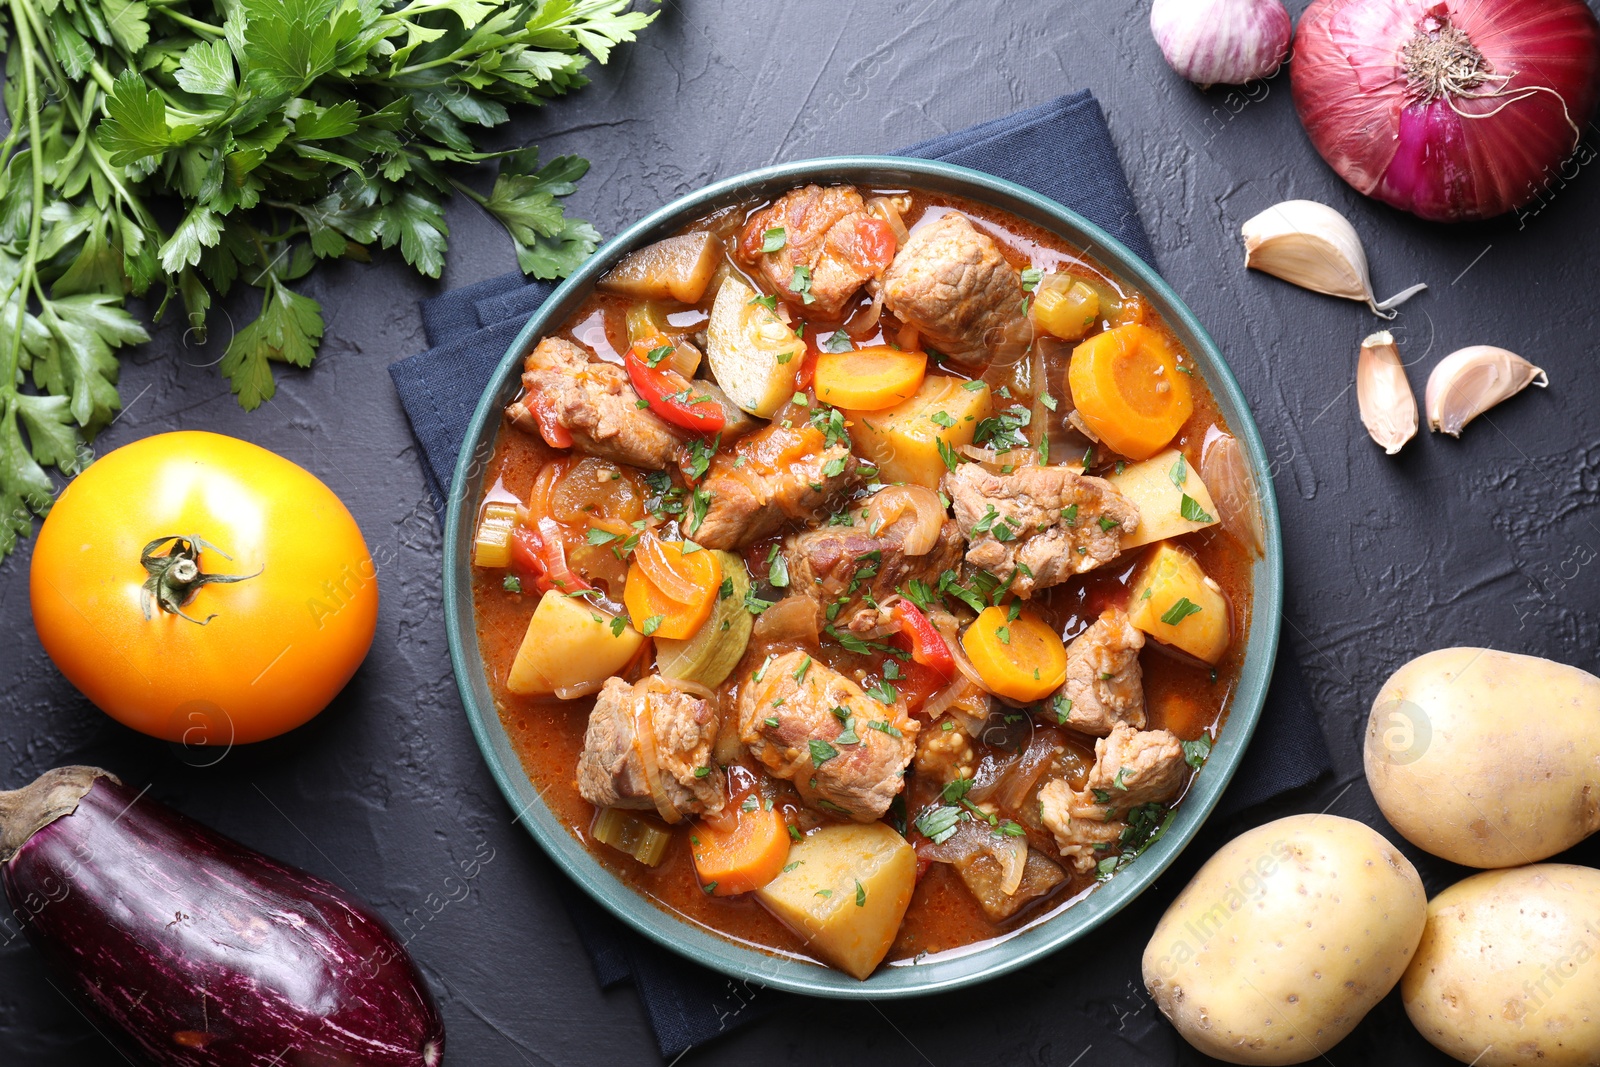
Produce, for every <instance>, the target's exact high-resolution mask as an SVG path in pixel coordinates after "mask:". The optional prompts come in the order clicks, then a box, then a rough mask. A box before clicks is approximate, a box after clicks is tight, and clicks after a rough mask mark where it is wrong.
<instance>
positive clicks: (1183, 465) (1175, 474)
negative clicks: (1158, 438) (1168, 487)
mask: <svg viewBox="0 0 1600 1067" xmlns="http://www.w3.org/2000/svg"><path fill="white" fill-rule="evenodd" d="M1167 477H1168V478H1171V479H1172V484H1173V485H1175V486H1177V487H1178V488H1179V489H1182V488H1183V483H1185V482H1187V481H1188V480H1189V464H1188V463H1187V462H1185V461H1184V458H1183V453H1182V452H1179V453H1178V462H1176V463H1174V464H1173V465H1172V469H1171V470H1169V471H1167Z"/></svg>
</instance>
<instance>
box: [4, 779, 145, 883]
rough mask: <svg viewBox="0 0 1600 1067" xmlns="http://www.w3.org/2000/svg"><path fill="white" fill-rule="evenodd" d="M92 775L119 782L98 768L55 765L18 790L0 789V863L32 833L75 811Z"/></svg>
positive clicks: (8, 857)
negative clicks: (55, 766)
mask: <svg viewBox="0 0 1600 1067" xmlns="http://www.w3.org/2000/svg"><path fill="white" fill-rule="evenodd" d="M96 778H109V779H111V781H113V782H115V783H116V784H117V785H121V784H122V782H121V781H119V780H118V778H117V776H116V775H114V774H112V773H111V772H110V771H103V770H101V769H100V768H99V767H57V768H55V769H54V770H50V771H45V772H44V773H43V774H41V775H40V776H39V777H38V778H36V779H34V780H33V782H32V783H31V784H29V785H25V786H23V787H22V788H21V789H12V790H9V791H7V790H0V863H10V862H11V858H12V857H13V856H15V855H16V854H17V851H18V850H19V849H21V848H22V846H23V845H25V844H27V843H28V840H29V838H31V837H33V835H34V834H36V833H38V832H39V831H40V830H43V829H44V828H45V827H46V826H49V825H50V824H51V823H53V822H55V821H56V820H57V819H60V818H64V817H65V816H68V815H71V814H72V813H73V812H75V811H77V810H78V801H80V800H82V799H83V798H84V795H85V794H87V793H88V792H89V790H90V788H91V787H92V786H93V785H94V780H95V779H96Z"/></svg>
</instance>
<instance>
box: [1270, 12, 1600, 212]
mask: <svg viewBox="0 0 1600 1067" xmlns="http://www.w3.org/2000/svg"><path fill="white" fill-rule="evenodd" d="M1441 18H1442V20H1443V23H1441ZM1441 24H1443V25H1448V26H1450V27H1454V28H1455V29H1457V30H1460V31H1461V32H1463V33H1464V34H1465V35H1466V36H1467V38H1468V39H1469V40H1470V42H1471V44H1472V45H1473V46H1475V47H1476V49H1477V50H1478V52H1480V53H1481V54H1482V57H1483V59H1484V61H1485V66H1484V68H1483V69H1484V70H1485V71H1486V72H1489V73H1492V74H1494V75H1496V76H1501V77H1506V78H1508V80H1507V81H1505V82H1504V83H1503V84H1498V85H1497V84H1494V83H1488V84H1485V85H1483V86H1482V87H1481V88H1480V89H1478V90H1476V91H1478V92H1481V93H1492V94H1493V95H1489V96H1487V97H1485V98H1481V99H1474V98H1471V97H1469V96H1463V95H1459V94H1456V93H1448V92H1447V93H1445V94H1444V95H1442V96H1439V97H1437V98H1435V99H1433V100H1431V101H1428V102H1422V101H1420V100H1413V99H1412V98H1410V97H1409V96H1408V93H1409V92H1410V90H1409V88H1408V82H1409V79H1408V76H1407V66H1406V61H1405V58H1404V56H1403V51H1404V49H1405V48H1406V46H1407V45H1408V44H1409V43H1411V42H1412V41H1413V40H1415V39H1416V38H1417V37H1418V35H1419V34H1422V33H1424V32H1425V28H1426V29H1427V30H1429V31H1434V32H1436V31H1437V30H1438V28H1439V27H1440V26H1441ZM1291 84H1292V87H1293V93H1294V102H1295V108H1296V110H1297V111H1298V112H1299V114H1300V121H1301V122H1302V123H1303V124H1304V125H1305V128H1306V132H1307V133H1308V134H1309V135H1310V137H1311V142H1312V144H1313V145H1315V146H1316V149H1317V151H1318V152H1319V153H1321V155H1322V158H1323V159H1325V160H1327V162H1328V165H1329V166H1331V167H1332V168H1333V169H1334V170H1335V171H1337V172H1338V174H1339V176H1340V177H1342V178H1344V180H1345V181H1347V182H1349V183H1350V184H1351V185H1352V186H1353V187H1354V188H1355V189H1356V190H1357V191H1359V192H1361V193H1364V194H1366V195H1367V196H1371V197H1373V198H1375V199H1377V200H1381V201H1383V202H1384V203H1386V204H1390V205H1392V206H1394V207H1397V208H1400V209H1401V210H1402V211H1409V212H1411V213H1412V214H1414V215H1417V216H1420V217H1421V218H1424V219H1428V220H1431V221H1435V222H1462V221H1471V220H1476V219H1487V218H1493V217H1495V216H1497V215H1503V214H1505V213H1506V212H1508V211H1514V210H1516V209H1517V208H1520V207H1523V206H1525V205H1527V204H1529V203H1531V202H1532V201H1533V200H1534V199H1536V198H1537V197H1538V196H1539V193H1540V191H1541V190H1543V189H1544V188H1545V187H1546V185H1547V184H1548V183H1550V182H1552V180H1553V179H1554V178H1555V175H1556V170H1557V168H1559V166H1560V164H1561V163H1562V161H1563V160H1565V159H1566V158H1567V157H1568V156H1569V155H1571V153H1572V152H1573V150H1574V149H1575V148H1576V147H1577V144H1578V130H1579V129H1581V128H1582V127H1583V125H1584V123H1585V122H1586V121H1587V120H1588V118H1589V116H1590V115H1591V114H1593V112H1594V108H1595V103H1596V100H1597V99H1600V22H1597V20H1596V18H1595V15H1594V12H1592V11H1591V10H1590V9H1589V7H1588V6H1587V5H1586V4H1585V3H1584V2H1583V0H1471V2H1464V0H1316V2H1315V3H1313V4H1312V5H1311V7H1310V8H1309V9H1307V11H1306V13H1305V14H1304V15H1303V16H1302V17H1301V19H1300V26H1299V29H1298V30H1297V31H1296V33H1295V44H1294V63H1293V65H1292V70H1291ZM1496 109H1500V110H1499V111H1498V113H1496V114H1490V113H1491V112H1495V111H1496ZM1467 116H1473V117H1467Z"/></svg>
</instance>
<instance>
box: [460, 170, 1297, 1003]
mask: <svg viewBox="0 0 1600 1067" xmlns="http://www.w3.org/2000/svg"><path fill="white" fill-rule="evenodd" d="M445 543H446V556H445V573H444V583H445V609H446V616H447V628H448V634H449V640H450V648H451V655H452V660H453V663H454V667H455V673H456V677H457V681H458V685H459V687H460V691H461V694H462V698H463V701H464V703H465V706H466V710H467V715H468V719H469V720H470V722H471V725H472V729H473V731H474V734H475V736H476V738H477V741H478V743H479V746H480V747H481V749H482V750H483V753H484V757H485V759H486V760H487V761H488V764H489V767H490V770H491V771H492V773H493V775H494V777H495V780H496V782H497V783H498V785H499V786H500V788H501V790H502V792H503V793H504V794H505V797H506V799H507V801H508V802H509V804H510V805H511V807H512V808H513V810H514V811H515V812H516V813H517V816H518V818H519V820H520V821H521V822H523V824H524V825H525V826H527V828H528V829H529V831H530V832H531V833H532V834H533V836H534V838H535V839H536V840H537V841H538V842H539V844H540V845H542V846H543V847H544V849H545V850H546V851H547V852H548V853H549V854H550V855H551V856H552V857H553V858H554V859H555V861H556V862H557V864H558V865H559V866H560V867H561V868H562V869H563V870H564V871H565V873H566V874H567V875H568V876H570V877H571V878H573V879H574V880H575V881H576V882H577V883H578V884H579V885H580V886H581V887H583V889H584V890H586V891H587V892H588V893H589V894H590V895H591V896H593V897H594V898H595V899H596V900H597V901H599V902H600V903H601V904H602V905H604V906H605V907H606V908H608V909H609V910H610V911H611V912H613V913H614V914H615V915H616V916H617V917H618V918H619V919H621V920H622V921H624V922H626V923H628V924H629V925H631V926H632V927H634V928H635V929H637V930H639V931H640V932H642V933H643V934H645V935H646V936H648V937H650V938H652V939H654V940H655V941H657V942H659V943H661V944H663V945H666V946H668V947H670V948H672V949H674V950H676V951H678V952H680V953H682V954H684V955H685V956H687V957H689V958H691V959H693V960H696V961H697V962H700V963H702V964H705V965H708V966H710V967H713V968H715V969H717V970H719V971H722V972H725V973H727V974H729V975H730V976H734V977H738V978H742V979H747V980H751V981H756V982H760V983H762V984H765V985H770V986H774V987H779V988H784V989H789V990H794V991H798V992H804V993H810V994H815V995H822V996H834V997H896V996H914V995H918V994H924V993H929V992H933V991H936V990H942V989H950V988H954V987H959V986H962V985H965V984H968V983H971V982H974V981H978V980H983V979H987V978H992V977H995V976H997V975H1000V974H1003V973H1006V972H1008V971H1010V970H1013V969H1015V968H1017V967H1020V966H1023V965H1024V964H1027V963H1029V962H1031V961H1034V960H1037V959H1039V958H1041V957H1043V956H1044V955H1046V954H1048V953H1050V952H1053V951H1055V950H1057V949H1059V948H1061V947H1062V946H1064V945H1067V944H1069V943H1071V942H1072V941H1073V940H1075V939H1076V938H1078V937H1081V936H1083V935H1084V934H1085V933H1086V932H1088V931H1090V930H1092V929H1094V928H1096V927H1098V926H1099V925H1100V924H1102V923H1105V922H1110V921H1114V916H1115V915H1116V913H1117V912H1118V911H1119V910H1120V909H1121V908H1122V907H1123V906H1124V905H1126V904H1127V903H1128V902H1129V901H1130V900H1132V899H1133V898H1134V897H1135V896H1137V895H1138V894H1139V893H1140V892H1141V891H1143V890H1144V889H1145V887H1147V886H1148V885H1149V884H1150V883H1151V882H1152V881H1153V880H1154V879H1155V878H1156V877H1157V876H1158V875H1159V874H1160V873H1161V872H1162V871H1163V870H1164V869H1165V868H1166V867H1167V866H1168V865H1169V864H1170V863H1171V862H1172V860H1173V858H1174V857H1175V856H1176V855H1177V854H1178V853H1179V852H1180V851H1181V850H1182V849H1183V847H1184V846H1185V845H1186V844H1187V843H1188V842H1189V841H1190V840H1191V839H1192V837H1193V836H1194V834H1195V832H1196V831H1197V830H1198V828H1199V827H1200V825H1201V823H1202V822H1203V821H1204V820H1205V818H1206V816H1207V815H1208V814H1209V813H1210V811H1211V810H1212V808H1213V807H1214V806H1215V805H1216V803H1217V800H1218V798H1219V796H1220V795H1221V793H1222V791H1223V789H1224V787H1225V786H1226V785H1227V783H1228V781H1229V779H1230V778H1231V776H1232V775H1233V772H1234V771H1235V769H1236V768H1237V767H1238V765H1239V762H1240V759H1241V757H1242V756H1243V753H1244V750H1245V747H1246V745H1247V744H1248V742H1249V740H1250V736H1251V734H1252V732H1253V731H1254V729H1255V726H1256V723H1257V720H1258V719H1259V717H1260V715H1261V709H1262V704H1263V701H1264V698H1265V694H1266V689H1267V682H1268V677H1269V674H1270V671H1271V666H1272V661H1273V657H1274V655H1275V652H1276V648H1277V640H1278V620H1279V609H1280V605H1281V597H1282V573H1281V544H1280V539H1279V530H1278V520H1277V512H1276V507H1275V504H1274V501H1273V498H1272V490H1271V479H1270V477H1269V473H1268V466H1267V462H1266V458H1265V454H1264V452H1263V449H1262V446H1261V442H1260V439H1259V436H1258V433H1257V431H1256V428H1255V424H1254V422H1253V421H1252V419H1251V416H1250V413H1249V411H1248V409H1247V406H1246V403H1245V400H1244V398H1243V396H1242V394H1241V393H1240V391H1239V388H1238V385H1237V383H1236V382H1235V381H1234V379H1233V376H1232V375H1231V373H1230V372H1229V370H1228V368H1227V365H1226V363H1225V362H1224V361H1223V358H1222V356H1221V353H1220V352H1219V351H1218V349H1217V346H1216V345H1215V343H1214V342H1213V341H1212V340H1211V338H1210V337H1209V336H1208V335H1207V334H1206V332H1205V330H1204V329H1203V327H1202V326H1201V325H1200V324H1199V322H1197V321H1196V319H1195V317H1194V316H1193V314H1191V313H1190V311H1189V310H1188V309H1187V308H1186V307H1185V306H1184V305H1183V303H1182V301H1181V300H1179V299H1178V297H1177V295H1176V294H1175V293H1174V292H1173V291H1172V290H1171V289H1170V288H1169V287H1168V286H1167V284H1166V283H1165V282H1164V281H1163V280H1162V279H1161V278H1160V277H1159V276H1158V275H1157V274H1156V273H1155V272H1154V271H1153V270H1152V269H1151V268H1150V267H1148V266H1147V265H1146V264H1144V263H1143V262H1142V261H1140V260H1139V259H1138V258H1137V257H1135V256H1134V255H1133V254H1132V253H1130V252H1129V251H1128V250H1127V249H1126V248H1124V247H1123V246H1122V245H1120V244H1119V243H1118V242H1117V241H1115V240H1114V239H1113V238H1112V237H1110V236H1109V235H1108V234H1106V233H1105V232H1104V231H1103V230H1101V229H1099V228H1098V227H1096V226H1094V225H1093V224H1091V223H1089V222H1087V221H1086V220H1084V219H1082V218H1081V217H1079V216H1077V215H1076V214H1074V213H1073V212H1071V211H1068V210H1067V209H1065V208H1063V207H1061V206H1060V205H1059V204H1056V203H1055V202H1053V201H1051V200H1048V199H1046V198H1044V197H1041V196H1039V195H1037V194H1035V193H1033V192H1030V191H1028V190H1026V189H1024V188H1021V187H1019V186H1016V185H1014V184H1011V183H1009V182H1006V181H1003V180H1000V179H996V178H993V177H990V176H988V175H984V174H980V173H977V172H974V171H969V170H966V169H963V168H959V167H955V166H951V165H948V164H943V163H938V162H930V161H922V160H914V159H899V158H892V157H851V158H839V159H824V160H816V161H811V162H805V163H795V164H787V165H782V166H777V167H770V168H767V169H764V170H760V171H755V172H751V173H749V174H745V175H741V176H739V177H736V178H731V179H728V180H725V181H721V182H718V183H716V184H713V185H711V186H708V187H706V188H704V189H702V190H700V191H698V192H695V193H692V194H690V195H688V196H685V197H682V198H680V199H678V200H676V201H674V202H673V203H671V204H668V205H667V206H665V207H663V208H661V209H660V210H658V211H656V212H654V213H652V214H651V215H649V216H648V217H646V218H644V219H642V220H640V221H639V222H638V223H636V224H634V225H633V226H631V227H629V228H628V229H627V230H626V231H625V232H623V233H622V234H620V235H619V236H617V237H616V238H614V239H612V240H611V241H609V242H608V243H606V244H605V245H604V246H603V247H602V248H601V249H600V250H599V251H598V252H597V253H596V254H595V255H594V256H593V257H592V258H591V259H590V260H589V261H588V263H586V264H585V265H584V266H583V267H582V268H581V269H580V270H579V271H578V272H577V273H576V274H574V275H573V276H572V277H571V278H569V279H568V280H567V281H566V282H565V283H564V284H563V285H562V286H561V287H560V288H559V289H557V290H556V292H555V294H554V295H553V296H552V297H551V298H550V299H549V300H548V301H546V302H545V304H544V305H543V306H542V307H541V308H540V310H539V311H538V312H537V313H536V314H535V315H534V316H533V318H532V319H531V320H530V321H529V323H528V324H527V326H526V327H525V328H524V329H523V331H522V332H521V334H520V335H519V336H518V337H517V339H516V340H515V342H513V344H512V345H511V347H510V349H509V350H508V351H507V353H506V355H505V358H504V359H503V360H502V362H501V363H500V365H499V366H498V368H497V370H496V372H495V375H494V378H493V380H492V381H491V383H490V385H489V387H488V388H487V389H486V391H485V393H484V395H483V398H482V400H481V402H480V403H479V405H478V407H477V410H476V412H475V414H474V416H473V419H472V422H471V424H470V427H469V429H468V432H467V436H466V440H465V443H464V446H463V448H462V452H461V456H460V460H459V463H458V465H457V468H456V472H455V477H454V480H453V484H452V486H451V492H450V499H449V501H448V505H447V518H446V542H445Z"/></svg>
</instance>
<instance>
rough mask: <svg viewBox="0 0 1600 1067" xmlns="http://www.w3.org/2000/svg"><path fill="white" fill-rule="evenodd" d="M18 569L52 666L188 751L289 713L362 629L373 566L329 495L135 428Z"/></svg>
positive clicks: (121, 717)
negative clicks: (135, 434)
mask: <svg viewBox="0 0 1600 1067" xmlns="http://www.w3.org/2000/svg"><path fill="white" fill-rule="evenodd" d="M29 581H30V585H29V590H30V596H31V600H32V604H33V620H34V625H35V626H36V627H37V628H38V631H39V640H40V642H41V643H42V644H43V645H44V649H45V651H46V652H48V653H49V654H50V658H51V659H52V660H54V661H55V664H56V666H57V667H59V668H60V669H61V673H62V674H64V675H66V676H67V679H68V680H69V681H70V682H72V684H73V685H75V686H77V687H78V688H79V689H80V690H82V691H83V693H84V695H85V696H87V697H88V698H89V699H90V700H91V701H93V702H94V703H95V704H96V705H97V706H98V707H99V708H101V710H103V711H105V712H106V713H107V714H108V715H110V716H111V717H112V718H114V719H116V720H117V721H119V722H121V723H124V724H125V725H127V726H130V727H132V728H133V729H135V730H138V731H140V732H142V733H146V734H150V735H151V736H153V737H159V738H163V739H165V740H168V741H175V742H180V743H183V744H185V745H192V746H201V745H219V746H226V745H229V744H233V743H247V742H251V741H260V740H264V739H266V738H269V737H275V736H277V735H278V734H281V733H284V732H286V731H288V730H292V729H294V728H295V727H296V726H299V725H300V724H302V723H304V722H305V721H306V720H308V719H310V718H311V717H312V716H314V715H316V714H317V713H318V712H319V711H321V710H322V709H323V708H325V707H326V706H327V705H328V702H329V701H331V700H332V699H333V697H334V696H335V694H337V693H338V692H339V690H340V689H342V688H344V685H345V683H346V682H348V681H349V680H350V676H351V675H353V674H354V673H355V671H356V668H357V667H358V666H360V664H361V661H362V660H363V659H364V658H365V657H366V654H367V649H368V648H370V647H371V645H372V636H373V633H374V631H375V630H376V627H377V618H378V583H377V568H376V566H375V565H374V564H373V562H372V557H371V555H370V554H369V553H368V551H367V545H366V541H365V540H363V538H362V536H361V530H360V529H359V528H358V527H357V526H356V522H355V519H354V518H352V517H351V515H350V512H349V511H348V510H347V509H346V508H345V506H344V505H343V504H342V503H341V502H340V501H339V498H338V497H336V496H334V494H333V492H332V490H330V489H329V488H328V487H327V486H326V485H323V484H322V482H320V481H318V480H317V479H316V477H314V476H313V475H312V474H311V473H310V472H308V471H306V470H304V469H303V468H301V467H298V466H296V465H295V464H293V463H291V462H289V461H288V460H286V459H284V458H283V457H281V456H278V455H275V454H274V453H272V452H268V451H267V450H266V449H264V448H259V447H257V446H255V445H252V444H249V443H247V442H245V441H239V440H236V439H234V438H231V437H224V436H221V435H219V434H212V433H197V432H183V433H166V434H159V435H157V436H155V437H148V438H145V439H144V440H142V441H136V442H134V443H133V444H130V445H126V446H124V447H122V448H119V449H117V450H116V451H114V452H111V453H109V454H108V455H106V456H104V457H102V458H100V459H99V460H97V461H96V462H95V463H94V464H93V465H91V466H90V467H89V468H88V469H87V470H85V471H84V472H83V473H82V474H80V475H78V476H77V478H75V479H74V480H73V481H72V483H71V484H70V485H68V486H67V488H66V489H65V490H64V491H63V492H62V494H61V496H60V498H59V499H58V500H57V501H56V504H55V507H54V508H53V509H52V510H51V512H50V516H49V518H47V519H46V520H45V522H44V525H43V527H42V528H41V529H40V531H39V538H38V542H37V544H36V545H35V546H34V550H33V565H32V570H31V572H30V575H29Z"/></svg>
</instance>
